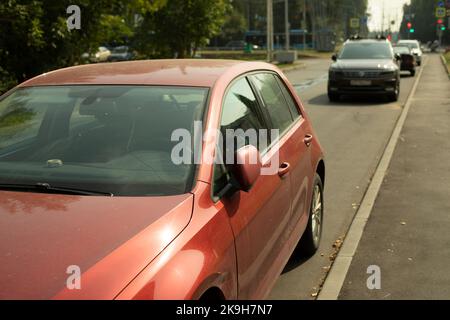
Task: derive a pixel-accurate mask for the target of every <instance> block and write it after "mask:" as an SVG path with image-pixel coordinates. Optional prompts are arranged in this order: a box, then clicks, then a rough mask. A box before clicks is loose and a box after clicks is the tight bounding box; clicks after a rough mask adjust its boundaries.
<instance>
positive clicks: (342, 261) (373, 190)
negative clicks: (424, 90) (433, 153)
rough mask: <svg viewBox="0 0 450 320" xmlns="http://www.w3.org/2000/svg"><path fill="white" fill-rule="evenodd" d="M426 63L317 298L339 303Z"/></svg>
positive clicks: (426, 61)
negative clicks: (338, 300)
mask: <svg viewBox="0 0 450 320" xmlns="http://www.w3.org/2000/svg"><path fill="white" fill-rule="evenodd" d="M427 63H428V58H427V59H426V60H425V61H424V63H423V67H422V68H420V69H421V70H420V73H419V75H418V77H417V79H416V82H415V83H414V86H413V88H412V90H411V93H410V94H409V96H408V99H407V101H406V104H405V107H404V109H403V111H402V113H401V115H400V118H399V119H398V121H397V124H396V126H395V128H394V131H393V132H392V135H391V138H390V139H389V142H388V144H387V146H386V149H385V150H384V153H383V156H382V158H381V160H380V162H379V164H378V167H377V169H376V171H375V173H374V175H373V178H372V181H371V182H370V184H369V187H368V188H367V191H366V193H365V195H364V197H363V200H362V203H361V206H360V207H359V209H358V212H357V213H356V215H355V217H354V218H353V221H352V224H351V225H350V228H349V230H348V232H347V236H346V237H345V240H344V243H343V245H342V247H341V249H340V251H339V253H338V255H337V257H336V259H335V261H334V263H333V266H332V267H331V270H330V272H329V274H328V276H327V278H326V280H325V282H324V285H323V287H322V290H321V291H320V293H319V296H318V297H317V299H318V300H337V299H338V297H339V293H340V292H341V289H342V286H343V284H344V281H345V278H346V276H347V273H348V270H349V268H350V265H351V262H352V260H353V257H354V256H355V253H356V250H357V248H358V244H359V241H360V240H361V238H362V235H363V232H364V228H365V227H366V224H367V221H368V219H369V217H370V214H371V212H372V209H373V206H374V204H375V200H376V198H377V196H378V192H379V191H380V188H381V185H382V183H383V180H384V177H385V175H386V172H387V170H388V168H389V164H390V162H391V159H392V156H393V154H394V151H395V147H396V146H397V143H398V140H399V137H400V133H401V132H402V129H403V126H404V124H405V120H406V117H407V115H408V112H409V109H410V107H411V104H412V102H413V100H414V95H415V94H416V91H417V87H418V85H419V82H420V79H421V78H422V73H423V70H424V69H425V67H426V65H427Z"/></svg>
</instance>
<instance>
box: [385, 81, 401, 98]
mask: <svg viewBox="0 0 450 320" xmlns="http://www.w3.org/2000/svg"><path fill="white" fill-rule="evenodd" d="M399 96H400V82H398V83H397V85H396V87H395V92H394V93H391V94H390V95H389V96H388V99H389V101H390V102H396V101H398V98H399Z"/></svg>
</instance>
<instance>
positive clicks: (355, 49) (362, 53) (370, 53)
mask: <svg viewBox="0 0 450 320" xmlns="http://www.w3.org/2000/svg"><path fill="white" fill-rule="evenodd" d="M392 58H393V57H392V50H391V46H390V45H389V44H387V43H377V42H374V43H371V42H370V43H358V42H355V43H347V44H346V45H345V46H344V48H343V49H342V51H341V53H340V55H339V59H392Z"/></svg>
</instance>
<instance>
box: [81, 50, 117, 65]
mask: <svg viewBox="0 0 450 320" xmlns="http://www.w3.org/2000/svg"><path fill="white" fill-rule="evenodd" d="M110 55H111V51H110V50H109V49H108V48H106V47H98V50H97V52H95V53H93V54H89V53H83V55H82V56H81V58H82V59H83V60H85V61H88V62H93V63H96V62H106V61H108V57H109V56H110Z"/></svg>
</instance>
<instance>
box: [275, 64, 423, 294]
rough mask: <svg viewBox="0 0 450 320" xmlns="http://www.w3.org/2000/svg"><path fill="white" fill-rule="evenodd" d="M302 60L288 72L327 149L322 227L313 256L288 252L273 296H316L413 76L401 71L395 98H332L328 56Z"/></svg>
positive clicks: (411, 84) (378, 158) (405, 96)
mask: <svg viewBox="0 0 450 320" xmlns="http://www.w3.org/2000/svg"><path fill="white" fill-rule="evenodd" d="M305 64H306V67H305V68H303V69H297V70H292V71H288V72H286V75H287V76H288V78H289V80H290V81H291V82H292V84H293V85H294V86H295V87H296V89H297V91H298V93H299V96H300V98H301V99H302V101H303V103H304V105H305V106H306V110H307V112H308V114H309V115H310V117H311V119H312V121H313V125H314V129H315V131H316V134H317V135H318V137H319V139H320V142H321V144H322V146H323V147H324V149H325V152H326V186H325V218H324V219H325V221H324V230H323V237H322V243H321V247H320V249H319V252H318V253H317V254H316V255H315V256H314V257H312V258H310V259H308V260H304V259H300V258H298V256H296V255H295V254H294V255H293V256H292V258H291V260H290V261H289V263H288V264H287V266H286V268H285V270H284V272H283V273H282V275H281V276H280V278H279V280H278V282H277V283H276V285H275V287H274V289H273V290H272V293H271V295H270V296H269V299H275V300H277V299H286V300H298V299H301V300H305V299H314V298H315V296H316V293H317V292H318V288H319V287H320V285H321V283H322V281H323V279H324V277H325V275H326V273H327V270H328V268H329V266H330V265H331V259H332V258H330V256H332V255H333V253H334V252H335V249H334V247H333V245H334V244H335V242H336V240H339V239H340V238H342V237H343V236H344V235H345V233H346V232H347V230H348V228H349V226H350V224H351V221H352V219H353V217H354V215H355V213H356V211H357V209H358V205H359V204H360V203H361V200H362V198H363V196H364V193H365V191H366V189H367V187H368V185H369V182H370V179H371V177H372V175H373V173H374V172H375V169H376V167H377V164H378V162H379V160H380V158H381V156H382V154H383V151H384V149H385V147H386V144H387V142H388V140H389V138H390V136H391V134H392V131H393V129H394V127H395V124H396V122H397V120H398V118H399V116H400V113H401V110H402V108H403V106H404V104H405V102H406V100H407V98H408V95H409V93H410V92H411V89H412V87H413V85H414V81H415V79H416V78H415V77H414V78H413V77H410V76H409V75H408V74H405V75H404V76H402V79H401V95H400V99H399V101H398V102H396V103H387V102H386V100H384V99H383V98H373V97H360V98H354V97H350V98H349V97H344V99H342V101H341V102H339V103H330V102H329V101H328V97H327V77H328V67H329V66H330V64H331V61H328V60H322V59H311V60H306V61H305ZM338 243H339V242H338Z"/></svg>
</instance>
